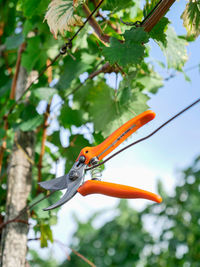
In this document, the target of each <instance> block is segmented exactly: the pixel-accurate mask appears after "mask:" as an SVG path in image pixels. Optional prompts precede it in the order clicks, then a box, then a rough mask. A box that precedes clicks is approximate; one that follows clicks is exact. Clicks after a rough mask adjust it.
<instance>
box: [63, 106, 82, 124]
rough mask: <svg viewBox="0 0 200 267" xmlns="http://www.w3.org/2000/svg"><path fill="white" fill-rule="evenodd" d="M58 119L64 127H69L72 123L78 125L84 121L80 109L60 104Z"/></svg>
mask: <svg viewBox="0 0 200 267" xmlns="http://www.w3.org/2000/svg"><path fill="white" fill-rule="evenodd" d="M59 121H60V124H61V125H62V126H63V127H64V128H70V127H71V126H72V125H75V126H77V127H79V126H81V125H82V124H84V123H85V120H84V118H83V112H82V111H81V110H73V109H71V108H70V107H69V106H66V105H63V106H62V109H61V113H60V116H59Z"/></svg>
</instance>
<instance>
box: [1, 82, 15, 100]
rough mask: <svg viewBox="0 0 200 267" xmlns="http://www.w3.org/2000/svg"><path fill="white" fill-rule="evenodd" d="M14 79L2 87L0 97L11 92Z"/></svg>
mask: <svg viewBox="0 0 200 267" xmlns="http://www.w3.org/2000/svg"><path fill="white" fill-rule="evenodd" d="M11 84H12V81H11V80H9V81H8V82H7V83H6V84H5V85H4V86H3V87H1V88H0V97H2V96H4V95H5V94H8V93H9V92H10V88H11Z"/></svg>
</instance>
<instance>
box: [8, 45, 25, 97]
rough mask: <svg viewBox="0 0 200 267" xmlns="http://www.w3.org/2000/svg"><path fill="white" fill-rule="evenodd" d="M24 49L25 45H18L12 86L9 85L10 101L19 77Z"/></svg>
mask: <svg viewBox="0 0 200 267" xmlns="http://www.w3.org/2000/svg"><path fill="white" fill-rule="evenodd" d="M25 47H26V44H25V43H23V44H21V45H20V47H19V50H18V55H17V62H16V67H15V74H14V77H13V80H12V85H11V92H10V99H15V91H16V85H17V79H18V75H19V68H20V65H21V58H22V53H23V51H24V49H25Z"/></svg>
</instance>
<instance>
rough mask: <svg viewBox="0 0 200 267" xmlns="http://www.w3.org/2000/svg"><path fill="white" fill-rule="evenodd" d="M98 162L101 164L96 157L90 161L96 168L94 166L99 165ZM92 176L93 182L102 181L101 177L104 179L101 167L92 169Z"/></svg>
mask: <svg viewBox="0 0 200 267" xmlns="http://www.w3.org/2000/svg"><path fill="white" fill-rule="evenodd" d="M98 162H99V160H98V158H96V157H95V158H93V159H92V160H91V161H90V164H91V165H92V166H94V165H96V164H98ZM90 175H91V179H92V180H99V181H100V180H101V177H102V171H101V166H98V167H96V168H94V169H92V170H91V171H90Z"/></svg>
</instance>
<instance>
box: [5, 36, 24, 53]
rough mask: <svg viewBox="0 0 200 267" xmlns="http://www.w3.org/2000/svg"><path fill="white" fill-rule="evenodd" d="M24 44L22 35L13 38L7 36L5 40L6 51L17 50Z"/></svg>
mask: <svg viewBox="0 0 200 267" xmlns="http://www.w3.org/2000/svg"><path fill="white" fill-rule="evenodd" d="M23 42H24V37H23V35H22V34H17V35H13V36H9V37H7V38H6V42H5V45H6V49H7V50H12V49H16V48H18V47H19V46H20V45H21V44H22V43H23Z"/></svg>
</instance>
